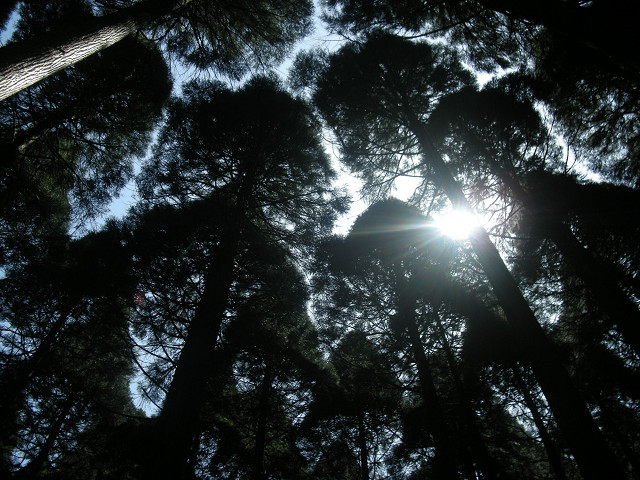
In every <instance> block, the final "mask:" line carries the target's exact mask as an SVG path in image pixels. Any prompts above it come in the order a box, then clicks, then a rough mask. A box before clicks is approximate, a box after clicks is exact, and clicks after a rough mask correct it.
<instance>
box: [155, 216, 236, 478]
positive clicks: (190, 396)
mask: <svg viewBox="0 0 640 480" xmlns="http://www.w3.org/2000/svg"><path fill="white" fill-rule="evenodd" d="M240 230H241V227H240V224H239V222H238V221H237V220H236V221H235V222H234V225H233V226H231V227H230V228H229V230H228V231H227V232H226V234H225V235H224V236H223V238H222V240H221V241H220V244H219V245H218V248H217V249H216V251H215V254H214V257H213V259H212V261H211V264H210V265H209V269H208V271H207V274H206V276H205V281H204V283H205V286H204V292H203V294H202V298H201V300H200V303H199V304H198V307H197V309H196V312H195V315H194V317H193V319H192V320H191V325H190V328H189V333H188V334H187V338H186V340H185V343H184V346H183V348H182V351H181V353H180V359H179V360H178V362H177V366H176V371H175V374H174V376H173V381H172V382H171V386H170V387H169V391H168V392H167V396H166V398H165V401H164V404H163V406H162V411H161V412H160V416H159V418H158V425H157V429H156V432H154V433H156V434H157V438H156V439H155V441H156V442H157V443H156V444H157V448H156V453H155V458H153V459H151V462H150V464H149V465H148V466H147V467H148V468H147V475H148V477H147V478H149V479H153V480H157V479H162V478H166V479H171V480H179V479H182V478H184V475H185V473H186V466H187V460H188V458H189V455H190V450H191V445H192V443H193V438H194V436H195V435H196V433H197V432H198V430H199V416H200V408H201V406H202V403H203V401H204V395H205V392H206V386H207V380H208V379H209V377H210V373H211V368H212V367H213V365H212V364H213V359H212V357H213V355H212V354H213V352H214V348H215V344H216V341H217V338H218V336H219V334H220V327H221V325H222V319H223V317H224V312H225V310H226V308H227V301H228V296H229V292H230V290H231V284H232V283H233V273H234V266H235V265H234V264H235V258H236V252H237V250H238V245H239V239H240Z"/></svg>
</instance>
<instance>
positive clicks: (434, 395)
mask: <svg viewBox="0 0 640 480" xmlns="http://www.w3.org/2000/svg"><path fill="white" fill-rule="evenodd" d="M394 269H395V276H396V288H397V294H398V304H399V305H398V315H399V316H400V323H401V324H402V325H403V326H404V327H405V328H406V329H407V330H408V333H409V341H410V342H411V351H412V354H413V361H414V362H415V364H416V368H417V369H418V378H419V379H420V386H421V387H422V399H423V401H424V406H425V407H426V409H427V411H428V414H429V428H430V430H431V433H432V435H433V443H434V445H435V450H436V457H435V462H434V464H435V468H434V476H435V477H436V478H442V479H445V480H451V479H456V478H458V461H457V458H456V454H455V450H454V448H453V444H452V443H451V439H450V438H449V427H448V426H447V423H446V422H445V417H444V413H443V411H442V408H441V406H440V400H439V398H438V392H437V391H436V387H435V383H434V380H433V376H432V375H431V369H430V368H429V361H428V360H427V356H426V354H425V352H424V346H423V345H422V339H421V338H420V332H419V331H418V325H417V323H416V319H415V308H416V300H415V298H414V297H413V295H412V294H411V293H410V292H409V288H408V285H407V281H406V279H405V278H404V275H403V273H402V269H401V268H400V265H399V262H395V263H394Z"/></svg>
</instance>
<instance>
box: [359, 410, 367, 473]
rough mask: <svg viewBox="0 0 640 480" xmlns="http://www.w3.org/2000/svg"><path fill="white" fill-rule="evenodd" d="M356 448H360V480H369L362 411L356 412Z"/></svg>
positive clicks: (365, 433) (365, 434)
mask: <svg viewBox="0 0 640 480" xmlns="http://www.w3.org/2000/svg"><path fill="white" fill-rule="evenodd" d="M358 447H359V448H360V480H369V450H368V448H367V431H366V429H365V426H364V411H363V410H362V409H360V410H359V411H358Z"/></svg>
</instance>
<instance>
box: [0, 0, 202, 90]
mask: <svg viewBox="0 0 640 480" xmlns="http://www.w3.org/2000/svg"><path fill="white" fill-rule="evenodd" d="M190 1H191V0H150V1H149V0H148V1H144V2H141V3H138V4H135V5H134V6H132V7H129V8H125V9H122V10H119V11H117V12H114V13H112V14H109V15H105V16H103V17H98V18H95V19H94V20H92V21H89V22H86V23H83V24H81V25H74V27H73V29H69V28H66V29H64V30H59V31H54V32H51V34H47V35H43V36H42V37H39V38H35V39H33V40H26V41H24V42H19V43H14V44H9V45H7V46H5V47H2V48H0V100H4V99H5V98H7V97H9V96H11V95H13V94H15V93H18V92H19V91H21V90H23V89H25V88H27V87H29V86H31V85H33V84H34V83H37V82H39V81H41V80H43V79H45V78H46V77H48V76H49V75H52V74H54V73H55V72H57V71H59V70H62V69H64V68H66V67H68V66H70V65H73V64H74V63H77V62H79V61H80V60H83V59H85V58H87V57H89V56H90V55H93V54H94V53H97V52H99V51H100V50H103V49H105V48H107V47H109V46H111V45H113V44H114V43H117V42H119V41H120V40H122V39H123V38H125V37H126V36H127V35H130V34H132V33H135V32H136V31H138V30H139V29H141V28H143V27H144V26H145V25H146V24H148V23H149V22H150V21H152V20H154V19H157V18H161V17H162V16H164V15H166V14H168V13H169V12H171V11H172V10H174V9H176V8H178V7H180V6H182V5H185V4H187V3H189V2H190Z"/></svg>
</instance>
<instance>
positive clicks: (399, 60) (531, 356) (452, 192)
mask: <svg viewBox="0 0 640 480" xmlns="http://www.w3.org/2000/svg"><path fill="white" fill-rule="evenodd" d="M403 50H404V52H405V53H404V54H403V53H401V52H402V51H403ZM439 57H440V58H441V59H442V60H439V59H438V52H437V50H436V51H434V50H433V49H432V48H431V47H429V46H428V45H427V44H412V43H409V42H406V41H403V40H399V39H397V38H394V37H389V36H386V35H380V36H374V37H372V38H371V39H370V40H369V41H368V42H367V43H365V44H363V45H361V46H354V45H348V46H346V47H344V48H343V49H342V50H341V51H340V52H339V53H338V54H336V55H334V56H333V57H331V59H330V60H329V62H328V66H327V68H326V70H325V72H324V74H323V76H322V77H321V80H320V81H319V82H318V87H317V91H316V93H315V96H314V101H315V103H316V105H318V108H319V109H320V111H321V112H322V114H323V116H324V117H325V118H326V120H327V123H328V124H329V125H330V126H331V127H332V128H333V130H334V132H335V134H336V135H337V136H338V141H339V143H340V144H341V150H342V153H343V160H344V161H345V162H347V163H348V164H349V165H350V167H351V168H352V169H353V170H355V171H361V172H363V171H364V172H370V173H368V175H369V176H370V177H375V176H376V173H377V172H381V175H382V176H384V175H388V172H397V171H398V170H399V169H400V168H398V166H399V162H400V161H401V160H402V158H403V156H405V155H407V154H409V153H414V154H416V153H421V154H422V155H423V158H424V161H423V162H421V163H419V164H418V165H422V166H424V170H425V174H428V175H431V178H432V179H433V181H434V182H435V183H436V185H438V186H439V187H440V188H442V190H443V191H444V192H445V194H446V195H447V197H448V198H449V200H450V201H451V203H452V205H453V206H454V208H458V209H462V210H469V209H470V205H469V202H468V200H467V198H466V197H465V195H464V193H463V191H462V189H461V187H460V184H459V183H457V182H456V180H455V178H454V177H453V175H452V174H451V171H450V170H449V168H448V167H447V165H446V163H445V162H444V160H443V158H442V157H441V155H440V153H439V152H438V151H437V150H436V148H435V147H434V145H433V143H432V141H431V140H430V138H429V134H428V132H427V130H426V129H425V124H424V121H425V120H426V118H427V117H428V115H429V113H431V110H432V109H433V108H434V106H435V105H434V103H435V102H436V101H437V100H438V97H439V96H442V95H444V94H445V93H451V92H452V91H453V90H454V89H456V88H459V87H460V86H462V85H463V84H464V83H463V82H465V80H466V82H465V83H469V81H468V80H467V78H468V77H466V76H465V74H464V71H463V70H462V69H461V67H458V68H457V70H455V65H456V63H455V60H452V59H451V56H450V54H449V56H446V55H444V54H440V55H439ZM445 65H446V67H445ZM458 72H459V73H458ZM432 81H433V84H432V85H431V86H430V83H431V82H432ZM413 82H415V84H414V83H413ZM416 149H418V152H416ZM399 154H403V155H399ZM391 175H393V173H392V174H391ZM470 242H471V245H472V247H473V250H474V253H475V255H476V256H477V258H478V261H479V263H480V264H481V265H482V268H483V270H484V272H485V274H486V275H487V278H488V279H489V282H490V283H491V285H492V287H493V290H494V292H495V294H496V296H497V298H498V301H499V302H500V305H501V307H502V309H503V310H504V312H505V315H506V317H507V319H508V321H509V323H510V325H511V327H512V328H513V329H514V330H515V332H516V339H517V341H518V342H520V346H521V348H522V352H523V356H525V357H526V358H527V361H528V362H530V364H531V365H532V367H533V369H534V372H535V375H536V378H537V379H538V381H539V382H540V384H541V386H542V389H543V391H544V394H545V396H546V398H547V400H548V401H549V404H550V407H551V409H552V411H553V413H554V415H555V417H556V420H557V422H558V424H559V426H560V430H561V431H562V433H563V435H565V437H566V438H567V441H568V442H569V444H570V445H571V449H572V452H573V454H574V455H575V457H576V461H577V462H578V465H579V466H580V470H581V473H582V474H583V475H584V476H585V477H587V478H591V477H593V478H596V477H598V476H601V475H604V474H605V471H606V474H607V475H609V476H616V477H620V478H621V477H622V473H621V471H620V467H619V466H618V464H617V461H616V459H615V457H614V456H613V454H612V453H611V450H610V448H609V447H608V446H607V444H606V442H605V441H604V438H603V437H602V435H601V433H600V431H599V430H598V428H597V426H596V424H595V423H594V421H593V418H592V417H591V414H590V412H589V411H588V409H587V406H586V404H585V402H584V400H583V399H582V398H581V397H580V394H579V392H578V390H577V389H576V388H575V386H574V385H573V383H572V381H571V379H570V377H569V375H568V373H567V371H566V370H565V369H564V368H562V361H561V358H560V357H559V355H558V354H557V352H556V350H555V347H554V346H553V345H552V344H551V342H550V340H549V339H548V337H547V336H546V335H545V333H544V331H543V329H542V327H541V325H540V323H538V321H537V319H536V318H535V316H534V314H533V312H532V310H531V308H530V306H529V304H528V302H527V301H526V299H525V298H524V297H523V295H522V293H521V292H520V290H519V288H518V285H517V284H516V282H515V280H514V278H513V276H512V275H511V273H510V272H509V270H508V269H507V267H506V265H505V264H504V261H503V260H502V258H501V257H500V254H499V253H498V250H497V249H496V247H495V245H494V244H493V243H492V241H491V239H490V238H489V236H488V235H487V233H486V231H485V230H484V229H482V228H476V229H475V231H474V233H473V234H472V235H471V236H470ZM587 439H589V440H587ZM596 445H597V447H596ZM597 458H599V460H596V459H597ZM605 465H607V466H605ZM598 472H600V473H598Z"/></svg>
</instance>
